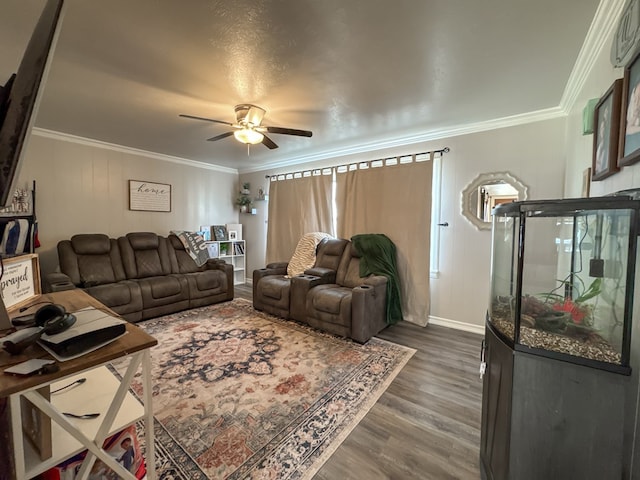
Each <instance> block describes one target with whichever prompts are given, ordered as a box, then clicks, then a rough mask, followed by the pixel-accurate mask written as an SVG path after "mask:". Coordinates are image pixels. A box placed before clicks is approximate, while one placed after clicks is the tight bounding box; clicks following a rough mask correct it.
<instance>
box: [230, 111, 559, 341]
mask: <svg viewBox="0 0 640 480" xmlns="http://www.w3.org/2000/svg"><path fill="white" fill-rule="evenodd" d="M564 131H565V121H564V119H556V120H548V121H541V122H535V123H530V124H528V125H521V126H515V127H509V128H501V129H497V130H492V131H487V132H482V133H475V134H469V135H462V136H458V137H452V138H449V139H446V140H441V141H438V142H429V143H426V144H419V145H409V146H405V147H402V148H396V149H394V150H385V151H376V152H369V153H366V154H359V155H357V156H349V157H343V158H338V159H332V160H331V161H324V162H314V163H310V164H306V165H300V166H297V167H296V168H288V169H287V168H282V169H274V170H268V171H262V172H254V173H250V174H241V175H240V181H242V182H245V181H248V182H251V184H252V189H253V185H254V184H255V185H256V188H257V186H258V185H260V184H262V183H263V182H264V183H265V186H266V185H268V184H267V183H266V180H265V179H264V176H265V174H270V175H272V174H275V173H283V172H291V171H300V170H304V169H308V168H315V167H320V166H329V165H337V164H340V163H348V162H354V161H358V160H374V159H377V158H385V157H387V156H395V155H404V154H410V153H417V152H422V151H428V150H437V149H440V148H443V147H445V146H448V147H449V148H450V149H451V152H450V153H447V154H445V155H444V158H443V163H442V216H441V221H443V222H445V221H446V222H448V223H449V227H442V228H441V235H442V236H441V240H440V245H441V251H440V257H439V263H440V274H439V278H434V279H432V280H431V318H432V320H436V321H440V322H441V323H449V324H451V323H453V322H461V323H464V324H469V325H471V326H472V327H476V330H478V331H480V330H481V329H482V325H484V314H485V312H486V310H487V304H488V299H489V268H490V240H491V232H490V231H487V230H483V231H479V230H477V229H476V228H475V227H474V226H472V225H471V224H470V223H469V222H467V220H466V219H465V218H464V217H463V216H462V215H461V213H460V201H461V200H460V196H461V192H462V190H463V189H464V187H465V186H466V185H467V184H468V183H470V182H471V181H472V180H473V179H474V178H475V177H476V176H477V175H479V174H480V173H486V172H501V171H509V172H511V173H512V174H514V175H515V176H516V177H518V178H519V179H520V180H521V181H522V182H523V183H524V184H525V185H527V186H528V187H529V198H538V199H540V198H559V197H561V196H562V188H563V184H564V163H565V158H564V153H563V152H564ZM261 203H263V205H260V204H256V205H255V206H257V207H258V215H255V216H249V217H251V218H249V219H247V220H243V222H245V223H248V222H250V223H249V224H250V227H249V228H248V230H250V231H251V234H248V235H245V239H246V240H247V251H248V258H247V271H248V273H247V275H248V277H250V276H251V272H252V271H253V270H254V269H256V268H261V267H263V266H264V259H265V255H264V253H265V252H264V250H265V246H266V223H265V220H266V213H265V210H266V208H267V205H266V202H261ZM283 260H286V259H283Z"/></svg>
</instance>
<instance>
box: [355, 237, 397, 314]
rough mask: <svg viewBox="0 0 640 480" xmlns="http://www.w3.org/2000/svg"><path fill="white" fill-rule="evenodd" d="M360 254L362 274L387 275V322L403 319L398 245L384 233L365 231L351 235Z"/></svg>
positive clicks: (363, 275) (364, 275)
mask: <svg viewBox="0 0 640 480" xmlns="http://www.w3.org/2000/svg"><path fill="white" fill-rule="evenodd" d="M351 241H352V242H353V246H354V247H355V249H356V251H357V252H358V253H359V254H360V257H361V258H360V276H361V277H366V276H368V275H372V274H373V275H384V276H385V277H387V324H388V325H392V324H395V323H398V322H399V321H400V320H402V303H401V300H400V279H399V277H398V268H397V266H396V246H395V244H394V243H393V242H392V241H391V240H390V239H389V237H387V236H386V235H384V234H382V233H363V234H360V235H354V236H353V237H351Z"/></svg>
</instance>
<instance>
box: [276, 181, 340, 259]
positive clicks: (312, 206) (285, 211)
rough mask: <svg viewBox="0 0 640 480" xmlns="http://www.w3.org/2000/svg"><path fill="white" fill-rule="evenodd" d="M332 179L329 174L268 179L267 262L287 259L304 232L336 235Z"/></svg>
mask: <svg viewBox="0 0 640 480" xmlns="http://www.w3.org/2000/svg"><path fill="white" fill-rule="evenodd" d="M332 182H333V177H332V175H313V176H308V177H302V178H292V179H286V180H285V179H283V180H272V181H271V182H270V184H269V218H268V224H267V252H266V261H267V263H271V262H288V261H289V259H290V258H291V255H293V252H294V250H295V248H296V245H297V244H298V240H300V237H302V235H304V234H305V233H308V232H326V233H330V234H332V235H335V232H334V231H333V227H332V220H331V184H332Z"/></svg>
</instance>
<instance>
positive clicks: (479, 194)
mask: <svg viewBox="0 0 640 480" xmlns="http://www.w3.org/2000/svg"><path fill="white" fill-rule="evenodd" d="M526 199H527V186H526V185H525V184H524V183H522V182H521V181H520V180H519V179H518V178H516V177H514V176H513V175H511V174H510V173H509V172H495V173H481V174H480V175H478V176H477V177H476V178H475V179H474V180H473V181H472V182H471V183H470V184H469V185H467V186H466V187H465V188H464V190H462V202H461V208H462V215H464V218H466V219H467V220H468V221H469V222H471V223H472V224H473V225H475V226H476V228H478V230H490V229H491V211H492V210H493V207H495V206H496V205H499V204H501V203H506V202H516V201H520V200H526Z"/></svg>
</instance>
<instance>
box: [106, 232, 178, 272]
mask: <svg viewBox="0 0 640 480" xmlns="http://www.w3.org/2000/svg"><path fill="white" fill-rule="evenodd" d="M118 246H119V247H120V253H121V254H122V264H123V266H124V271H125V273H126V275H127V278H129V279H134V278H148V277H154V276H162V275H169V274H170V273H171V260H170V257H169V250H168V246H167V239H166V238H164V237H160V236H158V235H157V234H155V233H151V232H133V233H127V235H125V236H124V237H120V238H118Z"/></svg>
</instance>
